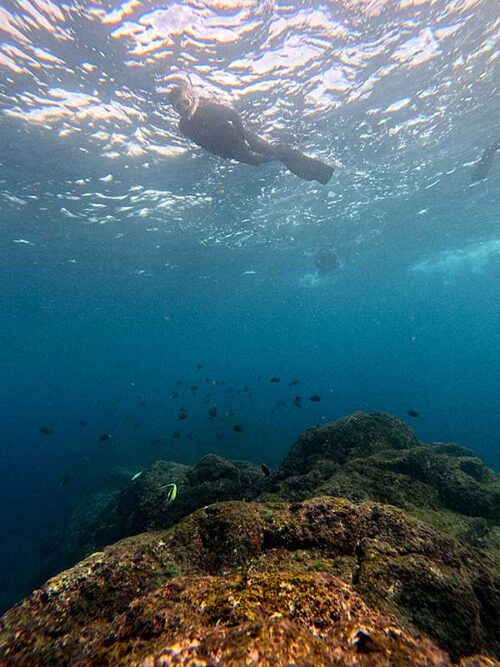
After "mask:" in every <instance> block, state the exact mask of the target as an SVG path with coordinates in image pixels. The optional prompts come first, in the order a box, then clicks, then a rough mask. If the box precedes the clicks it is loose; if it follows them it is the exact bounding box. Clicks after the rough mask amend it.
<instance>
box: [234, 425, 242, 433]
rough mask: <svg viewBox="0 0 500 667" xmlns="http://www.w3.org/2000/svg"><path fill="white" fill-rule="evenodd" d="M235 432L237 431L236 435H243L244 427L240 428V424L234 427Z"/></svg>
mask: <svg viewBox="0 0 500 667" xmlns="http://www.w3.org/2000/svg"><path fill="white" fill-rule="evenodd" d="M233 431H235V433H243V427H242V426H240V425H239V424H235V425H234V426H233Z"/></svg>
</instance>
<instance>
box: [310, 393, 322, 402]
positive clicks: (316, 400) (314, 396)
mask: <svg viewBox="0 0 500 667" xmlns="http://www.w3.org/2000/svg"><path fill="white" fill-rule="evenodd" d="M309 400H310V401H312V402H313V403H317V402H318V401H321V396H318V394H313V395H312V396H309Z"/></svg>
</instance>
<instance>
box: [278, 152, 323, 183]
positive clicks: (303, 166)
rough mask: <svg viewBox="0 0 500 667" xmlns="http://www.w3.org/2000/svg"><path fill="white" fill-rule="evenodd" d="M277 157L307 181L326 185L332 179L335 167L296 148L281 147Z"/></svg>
mask: <svg viewBox="0 0 500 667" xmlns="http://www.w3.org/2000/svg"><path fill="white" fill-rule="evenodd" d="M277 157H278V160H279V161H280V162H282V163H283V164H284V165H285V167H286V168H287V169H289V170H290V171H291V172H292V173H293V174H295V175H296V176H299V178H302V179H304V180H305V181H318V182H319V183H322V184H323V185H325V184H326V183H328V181H329V180H330V179H331V177H332V174H333V167H330V166H328V165H327V164H325V163H324V162H321V160H316V159H315V158H312V157H308V156H307V155H304V153H301V152H300V151H298V150H296V149H294V148H284V147H280V149H279V151H278V155H277Z"/></svg>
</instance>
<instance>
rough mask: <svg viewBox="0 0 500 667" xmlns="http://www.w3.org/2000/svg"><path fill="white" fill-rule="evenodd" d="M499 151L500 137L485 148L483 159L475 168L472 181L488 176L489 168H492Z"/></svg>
mask: <svg viewBox="0 0 500 667" xmlns="http://www.w3.org/2000/svg"><path fill="white" fill-rule="evenodd" d="M498 152H500V139H496V141H494V142H493V143H492V144H490V145H489V146H487V147H486V148H485V149H484V151H483V154H482V155H481V159H480V160H479V162H478V163H477V164H476V166H475V168H474V172H473V174H472V177H471V181H472V183H476V182H477V181H482V180H483V179H485V178H486V176H487V175H488V172H489V170H490V169H491V165H492V164H493V160H494V158H495V155H496V154H497V153H498Z"/></svg>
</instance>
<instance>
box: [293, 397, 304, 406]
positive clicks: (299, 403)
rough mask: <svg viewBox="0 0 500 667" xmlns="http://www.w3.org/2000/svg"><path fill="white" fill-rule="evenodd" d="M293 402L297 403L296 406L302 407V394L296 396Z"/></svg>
mask: <svg viewBox="0 0 500 667" xmlns="http://www.w3.org/2000/svg"><path fill="white" fill-rule="evenodd" d="M293 404H294V405H295V407H296V408H300V407H302V398H301V397H300V396H296V397H295V398H294V399H293Z"/></svg>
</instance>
